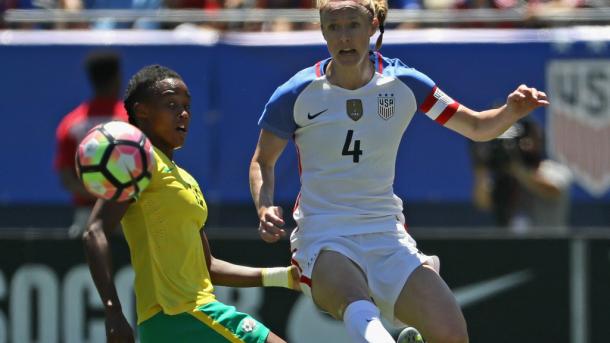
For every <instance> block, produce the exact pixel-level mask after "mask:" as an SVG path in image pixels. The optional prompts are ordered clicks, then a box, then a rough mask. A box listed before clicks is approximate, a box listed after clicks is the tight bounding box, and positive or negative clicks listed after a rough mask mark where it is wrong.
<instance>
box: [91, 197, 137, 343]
mask: <svg viewBox="0 0 610 343" xmlns="http://www.w3.org/2000/svg"><path fill="white" fill-rule="evenodd" d="M128 207H129V202H122V203H118V202H113V201H106V200H102V199H98V200H97V202H96V203H95V206H94V207H93V211H92V212H91V216H90V217H89V224H88V226H87V230H86V231H85V233H84V234H83V244H84V246H85V255H86V257H87V263H88V264H89V270H90V271H91V276H92V278H93V282H94V283H95V287H96V288H97V291H98V293H99V295H100V297H101V299H102V303H103V305H104V312H105V314H106V338H107V341H108V342H134V338H133V337H134V336H133V330H132V328H131V327H130V326H129V323H128V321H127V319H126V318H125V315H124V314H123V311H122V309H121V303H120V302H119V297H118V295H117V291H116V287H115V286H114V282H113V281H112V258H111V254H110V244H109V242H108V236H109V234H110V233H111V232H112V231H114V230H117V228H119V227H120V226H119V224H120V221H121V218H122V217H123V215H124V214H125V212H126V211H127V208H128Z"/></svg>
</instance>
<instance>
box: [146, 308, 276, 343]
mask: <svg viewBox="0 0 610 343" xmlns="http://www.w3.org/2000/svg"><path fill="white" fill-rule="evenodd" d="M138 333H139V335H140V342H141V343H165V342H169V343H177V342H180V343H183V342H184V343H189V342H206V343H226V342H235V343H265V341H266V340H267V336H268V335H269V329H267V327H265V326H264V325H263V324H261V323H259V322H258V321H256V320H255V319H254V318H252V317H250V316H249V315H247V314H245V313H241V312H237V311H236V310H235V307H233V306H228V305H225V304H223V303H221V302H212V303H209V304H205V305H202V306H199V307H197V309H196V310H195V311H193V312H184V313H180V314H177V315H167V314H165V313H163V312H159V313H157V314H156V315H154V316H153V317H151V318H149V319H147V320H145V321H144V322H142V323H140V325H138Z"/></svg>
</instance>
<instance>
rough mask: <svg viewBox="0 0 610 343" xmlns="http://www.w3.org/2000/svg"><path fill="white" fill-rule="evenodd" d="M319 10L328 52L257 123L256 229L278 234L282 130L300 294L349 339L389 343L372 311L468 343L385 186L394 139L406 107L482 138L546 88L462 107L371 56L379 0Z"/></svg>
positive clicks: (381, 7)
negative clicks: (292, 182)
mask: <svg viewBox="0 0 610 343" xmlns="http://www.w3.org/2000/svg"><path fill="white" fill-rule="evenodd" d="M318 7H319V10H320V22H321V28H322V35H323V36H324V39H325V40H326V44H327V47H328V51H329V52H330V58H328V59H325V60H323V61H320V62H318V63H316V64H315V65H314V66H312V67H310V68H307V69H304V70H302V71H300V72H298V73H297V74H296V75H294V76H293V77H292V78H291V79H290V80H289V81H287V82H286V83H284V84H283V85H281V86H280V87H278V88H277V90H276V91H275V93H274V94H273V95H272V96H271V98H270V100H269V101H268V103H267V105H266V107H265V109H264V112H263V114H262V116H261V118H260V120H259V124H260V127H261V133H260V137H259V141H258V144H257V146H256V150H255V153H254V156H253V158H252V162H251V165H250V188H251V192H252V196H253V199H254V202H255V204H256V208H257V210H258V216H259V219H260V226H259V233H260V236H261V237H262V239H263V240H265V241H267V242H275V241H277V240H278V239H279V238H280V237H281V236H283V235H284V234H285V231H284V228H283V225H284V220H283V216H282V211H281V208H279V207H277V206H276V205H275V204H274V201H273V191H274V166H275V163H276V161H277V159H278V157H279V156H280V154H281V153H282V151H283V150H284V148H285V147H286V144H287V141H288V140H289V139H291V138H293V139H294V142H295V144H296V147H297V151H298V156H299V171H300V175H301V177H300V179H301V191H300V194H299V196H298V198H297V202H296V206H295V210H294V214H293V216H294V218H295V221H296V222H297V228H296V229H295V230H294V231H293V232H292V235H291V247H292V251H293V261H294V264H295V265H297V266H298V268H299V270H300V272H301V278H300V280H301V286H302V288H303V292H304V293H306V294H308V295H311V296H312V298H313V301H314V302H315V303H316V304H317V306H318V307H320V308H321V309H322V310H324V311H327V312H329V313H330V314H331V315H333V316H334V317H335V318H337V319H339V320H343V322H344V323H345V326H346V328H347V331H348V333H349V335H350V336H351V337H352V338H353V341H354V342H375V343H385V342H393V339H392V337H391V336H390V334H389V333H388V332H387V331H386V330H385V329H384V328H383V326H382V325H381V322H380V320H379V317H380V314H381V315H383V316H385V317H387V318H388V319H391V320H397V321H398V322H402V323H407V324H409V325H413V326H415V327H416V328H418V329H419V330H420V331H421V332H422V334H423V336H424V337H425V338H426V340H427V341H428V342H429V343H438V342H442V343H447V342H467V341H468V334H467V329H466V323H465V320H464V317H463V315H462V313H461V311H460V308H459V306H458V305H457V303H456V300H455V298H454V297H453V295H452V293H451V291H450V289H449V287H447V285H446V284H445V282H444V281H443V280H442V279H441V277H440V276H439V274H438V273H436V271H435V270H434V269H433V268H432V266H431V265H430V264H432V263H431V262H430V258H429V257H428V256H426V255H423V254H422V253H420V252H419V251H418V249H417V247H416V244H415V241H414V240H413V239H412V238H411V236H410V235H409V234H408V233H407V232H406V230H405V228H404V218H403V212H402V201H401V200H400V199H399V198H398V197H397V196H396V195H395V194H394V192H393V183H394V170H395V162H396V154H397V150H398V146H399V144H400V141H401V139H402V136H403V134H404V132H405V129H406V128H407V126H408V124H409V122H410V121H411V119H412V117H413V116H414V115H415V113H416V112H417V111H419V112H421V113H423V114H424V115H426V116H428V117H429V118H430V119H432V120H435V121H436V122H438V123H439V124H440V125H444V126H446V127H448V128H449V129H452V130H454V131H456V132H458V133H460V134H462V135H464V136H466V137H468V138H470V139H473V140H488V139H491V138H493V137H496V136H498V135H499V134H500V133H502V132H504V131H505V130H506V129H507V128H508V127H509V126H511V124H513V123H514V122H515V121H516V120H518V119H520V118H522V117H524V116H526V115H527V114H528V113H529V112H531V111H532V110H534V109H535V108H537V107H539V106H544V105H547V104H548V102H547V99H546V95H545V94H544V93H543V92H540V91H538V90H536V89H535V88H530V87H527V86H525V85H521V86H519V87H518V88H517V89H516V90H515V91H514V92H512V93H511V94H510V95H508V98H507V102H506V104H505V105H503V106H502V107H500V108H497V109H490V110H487V111H483V112H477V111H474V110H471V109H469V108H468V107H466V106H464V105H461V104H459V103H458V102H456V101H455V100H453V99H452V98H451V97H449V96H448V95H446V94H445V93H443V91H442V90H441V89H440V88H439V87H438V86H437V85H436V84H435V83H434V81H432V80H431V79H430V78H429V77H427V76H426V75H425V74H423V73H421V72H419V71H417V70H415V69H413V68H409V67H407V66H406V65H405V64H404V63H403V62H401V61H400V60H398V59H391V58H387V57H383V56H382V55H381V54H380V53H379V51H378V50H379V48H380V47H381V43H382V37H383V36H382V35H383V30H384V20H385V18H386V15H387V11H388V8H387V3H386V1H385V0H320V1H319V3H318ZM377 29H379V31H380V32H381V34H380V36H379V38H378V40H377V46H376V50H375V51H371V50H370V48H369V39H370V37H372V36H373V34H375V32H376V31H377ZM407 139H408V137H407ZM432 144H433V143H432ZM439 158H442V157H440V156H439ZM413 163H417V161H413ZM439 215H442V214H439Z"/></svg>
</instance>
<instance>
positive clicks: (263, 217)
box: [258, 206, 286, 243]
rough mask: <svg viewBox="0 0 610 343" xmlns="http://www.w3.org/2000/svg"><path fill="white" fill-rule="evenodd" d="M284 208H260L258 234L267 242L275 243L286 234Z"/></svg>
mask: <svg viewBox="0 0 610 343" xmlns="http://www.w3.org/2000/svg"><path fill="white" fill-rule="evenodd" d="M282 212H283V211H282V208H281V207H278V206H270V207H264V208H261V209H260V212H259V220H260V223H259V225H258V234H259V235H260V236H261V238H262V239H263V241H265V242H267V243H275V242H277V241H279V240H280V238H282V237H284V236H286V231H285V230H284V229H283V228H282V227H283V226H284V219H283V215H282Z"/></svg>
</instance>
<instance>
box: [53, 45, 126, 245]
mask: <svg viewBox="0 0 610 343" xmlns="http://www.w3.org/2000/svg"><path fill="white" fill-rule="evenodd" d="M120 65H121V63H120V58H119V56H118V55H117V54H116V53H114V52H93V53H91V54H90V55H89V56H87V59H86V62H85V69H86V72H87V76H88V79H89V82H90V84H91V87H92V90H93V95H92V96H91V98H90V99H89V100H86V101H84V102H83V103H81V104H80V105H78V106H77V107H76V108H75V109H73V110H72V111H71V112H70V113H68V114H67V115H66V116H65V117H64V118H63V119H62V120H61V122H60V123H59V126H58V127H57V131H56V140H57V153H56V156H55V162H54V163H55V169H56V170H57V173H58V174H59V177H60V180H61V184H62V185H63V187H64V188H65V189H66V190H67V191H69V192H70V193H72V203H73V205H74V217H73V221H72V225H71V226H70V228H69V230H68V235H69V236H70V237H80V236H81V234H82V232H83V231H84V229H85V226H86V222H87V218H89V214H90V212H91V208H92V207H93V204H94V203H95V198H94V197H93V196H92V195H90V194H89V193H87V191H86V190H85V188H84V187H83V185H82V183H81V182H80V181H79V180H78V177H77V176H76V172H75V168H74V163H75V160H74V156H75V154H76V149H77V147H78V144H79V142H80V141H81V140H82V139H83V138H84V137H85V135H86V134H87V132H88V131H89V130H90V129H91V128H93V127H94V126H96V125H98V124H100V123H104V122H107V121H111V120H122V121H127V113H126V112H125V109H124V107H123V102H122V100H121V98H120V91H121V66H120Z"/></svg>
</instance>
